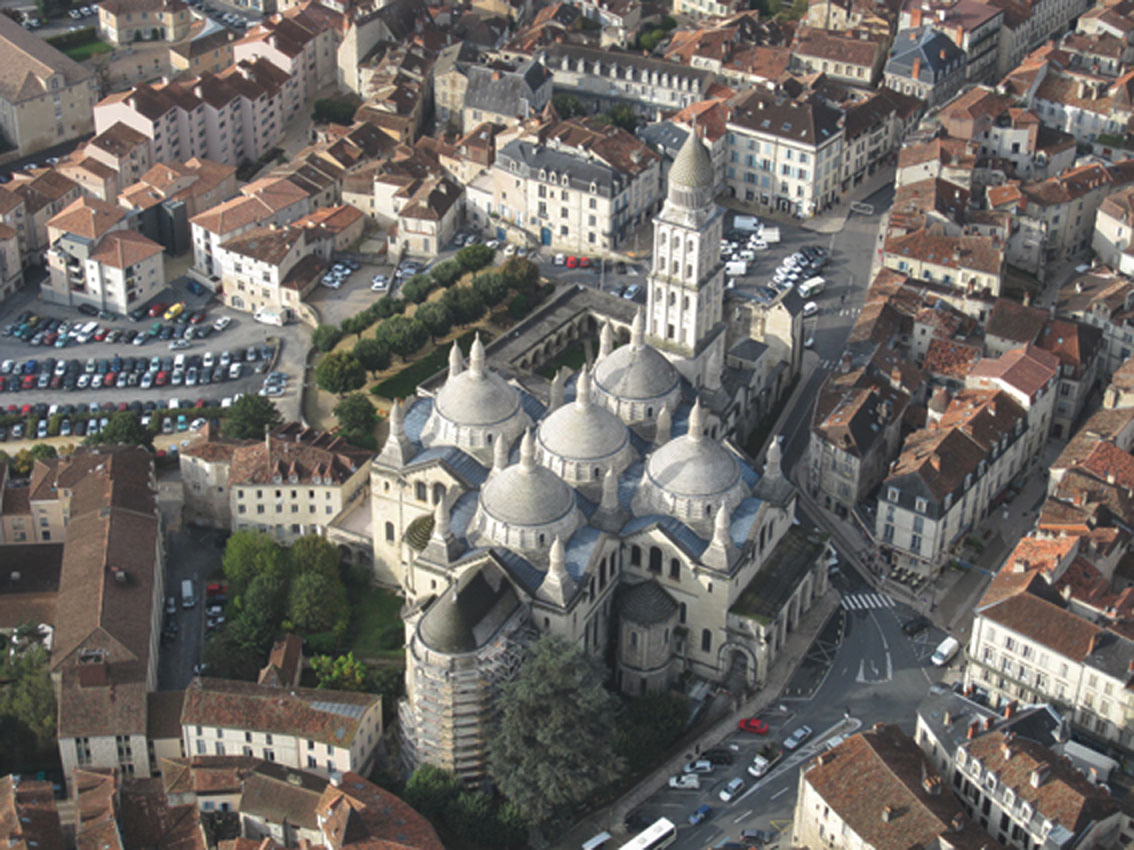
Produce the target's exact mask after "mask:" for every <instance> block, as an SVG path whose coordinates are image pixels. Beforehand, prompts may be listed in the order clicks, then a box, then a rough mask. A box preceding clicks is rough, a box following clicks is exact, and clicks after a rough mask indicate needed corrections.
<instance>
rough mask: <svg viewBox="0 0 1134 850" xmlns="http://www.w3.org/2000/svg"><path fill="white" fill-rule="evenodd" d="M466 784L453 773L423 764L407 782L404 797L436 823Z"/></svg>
mask: <svg viewBox="0 0 1134 850" xmlns="http://www.w3.org/2000/svg"><path fill="white" fill-rule="evenodd" d="M464 790H465V786H464V785H463V784H462V783H461V780H459V779H457V777H456V776H454V775H453V774H452V773H449V772H448V771H446V770H442V769H441V768H439V767H434V766H433V765H431V764H423V765H421V766H420V767H419V768H418V769H417V770H415V771H414V772H413V776H411V777H410V778H409V782H407V783H406V788H405V791H403V792H402V799H403V800H405V801H406V802H407V803H409V804H410V805H411V806H413V807H414V808H415V809H417V810H418V811H419V812H421V813H422V814H423V815H425V816H426V817H427V818H429V819H430V820H431V821H434V822H435V823H438V822H441V821H442V820H443V819H444V817H445V809H446V807H447V806H448V805H449V802H450V801H451V800H455V799H457V797H458V796H460V794H461V792H462V791H464Z"/></svg>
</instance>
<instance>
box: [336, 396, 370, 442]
mask: <svg viewBox="0 0 1134 850" xmlns="http://www.w3.org/2000/svg"><path fill="white" fill-rule="evenodd" d="M335 418H336V419H338V420H339V427H340V428H342V429H343V432H344V433H346V434H357V435H362V434H372V433H373V432H374V423H376V422H377V421H378V411H376V410H375V409H374V405H372V404H371V403H370V402H369V401H368V400H367V398H366V396H364V395H363V394H362V393H351V394H350V395H348V396H343V399H342V401H340V402H339V403H338V404H336V405H335Z"/></svg>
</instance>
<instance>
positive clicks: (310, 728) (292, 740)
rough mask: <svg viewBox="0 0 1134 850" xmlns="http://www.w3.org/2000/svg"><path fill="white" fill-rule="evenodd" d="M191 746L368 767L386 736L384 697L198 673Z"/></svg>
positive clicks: (191, 701)
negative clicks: (207, 676) (286, 686)
mask: <svg viewBox="0 0 1134 850" xmlns="http://www.w3.org/2000/svg"><path fill="white" fill-rule="evenodd" d="M181 729H182V742H183V747H184V752H186V753H188V754H190V755H193V756H204V755H217V756H224V755H244V756H253V757H256V758H260V759H263V760H264V761H266V762H274V763H276V764H278V765H280V766H282V767H290V768H296V769H300V770H304V769H305V770H312V771H315V772H316V773H319V774H322V775H324V776H326V775H329V774H331V773H339V774H342V773H347V772H354V773H368V772H369V771H370V768H371V767H372V766H373V762H374V753H375V751H376V749H377V747H378V743H379V741H380V740H381V737H382V698H381V697H379V696H376V695H374V694H365V693H358V692H355V691H335V690H325V689H318V690H316V689H314V688H277V687H274V686H272V685H260V684H254V683H252V682H237V681H233V680H229V679H208V678H201V677H196V678H194V679H193V681H192V682H190V683H189V687H187V688H186V689H185V701H184V703H183V704H182V707H181Z"/></svg>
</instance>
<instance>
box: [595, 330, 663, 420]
mask: <svg viewBox="0 0 1134 850" xmlns="http://www.w3.org/2000/svg"><path fill="white" fill-rule="evenodd" d="M680 377H681V376H680V375H679V373H678V371H677V368H676V367H675V366H674V365H673V364H672V363H670V362H669V360H667V359H666V357H665V355H663V354H661V353H660V352H659V351H658V350H657V349H655V348H652V347H651V346H649V345H646V342H645V317H644V315H643V313H642V311H641V310H640V309H639V311H638V312H637V313H636V314H635V316H634V322H633V324H632V325H631V327H630V344H629V345H623V346H622V347H621V348H616V349H614V351H612V352H610V354H608V355H606V356H605V357H603V358H602V359H601V360H599V362H598V364H597V365H596V366H595V370H594V388H595V390H596V394H597V396H598V398H599V400H600V402H601V403H602V405H603V406H604V407H606V408H607V409H608V410H610V411H611V412H612V413H615V414H616V415H618V417H619V418H621V419H622V421H623V422H627V423H634V422H640V421H643V420H648V419H653V418H655V417H656V416H657V415H658V413H659V412H660V411H661V408H662V407H663V406H664V407H675V406H676V405H677V403H678V401H679V400H680V397H681V386H680Z"/></svg>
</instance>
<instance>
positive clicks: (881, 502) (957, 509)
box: [875, 390, 1027, 577]
mask: <svg viewBox="0 0 1134 850" xmlns="http://www.w3.org/2000/svg"><path fill="white" fill-rule="evenodd" d="M1026 433H1027V413H1026V412H1025V410H1024V409H1023V408H1022V407H1020V405H1019V404H1017V403H1016V402H1015V401H1013V400H1012V398H1011V397H1010V396H1009V395H1008V394H1007V393H1005V392H1002V391H1000V390H962V391H961V392H960V393H958V394H957V397H956V398H954V399H953V401H952V402H951V403H950V404H949V406H948V407H947V408H946V410H945V411H944V413H939V412H935V411H934V410H933V407H932V406H931V409H930V421H929V427H927V428H924V429H922V430H920V431H915V432H914V433H913V434H911V435H910V436H909V438H907V440H906V442H905V444H904V445H903V447H902V453H901V455H900V456H899V457H898V460H897V461H896V462H895V463H894V465H893V466H892V467H891V469H890V474H889V475H888V476H887V477H886V479H885V480H884V481H883V482H882V487H881V490H880V491H879V495H878V516H877V520H876V525H875V539H876V542H877V544H878V545H879V546H880V547H881V549H882V554H883V556H884V557H888V558H889V560H890V562H891V563H893V564H896V565H898V566H901V567H904V568H906V569H910V570H913V571H915V572H917V573H919V574H921V575H925V576H928V577H931V576H934V575H936V574H937V573H938V572H939V571H940V569H941V568H942V567H943V566H944V565H945V561H946V556H947V555H948V553H949V552H950V551H951V550H952V548H953V546H954V545H955V544H956V543H957V542H958V541H959V540H962V539H963V538H964V536H965V535H966V534H968V532H969V531H971V530H972V529H973V528H975V527H976V525H977V523H979V522H980V521H981V520H982V519H983V518H984V516H985V514H986V513H987V512H988V509H989V506H990V505H991V504H992V500H993V499H994V498H996V496H997V495H999V494H1000V492H1001V491H1002V490H1003V489H1004V488H1005V487H1007V486H1008V484H1009V483H1010V482H1011V481H1012V479H1013V478H1014V477H1015V476H1016V474H1017V473H1018V472H1019V471H1020V469H1021V468H1022V466H1023V464H1024V461H1025V460H1026V458H1025V457H1024V454H1023V447H1024V445H1025V442H1026V441H1025V435H1026Z"/></svg>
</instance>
